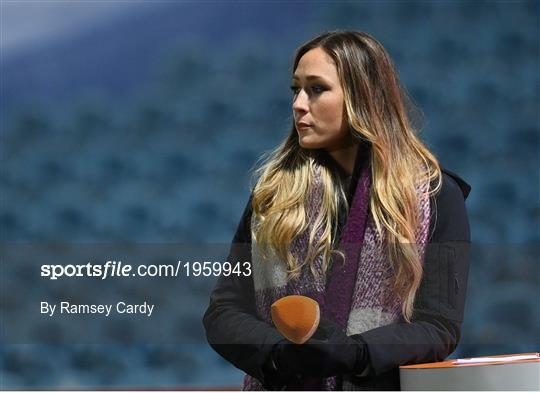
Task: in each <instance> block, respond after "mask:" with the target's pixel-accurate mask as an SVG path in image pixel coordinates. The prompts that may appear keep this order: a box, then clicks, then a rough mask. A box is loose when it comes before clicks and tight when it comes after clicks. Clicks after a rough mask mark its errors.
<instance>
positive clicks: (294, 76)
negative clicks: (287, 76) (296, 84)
mask: <svg viewBox="0 0 540 393" xmlns="http://www.w3.org/2000/svg"><path fill="white" fill-rule="evenodd" d="M292 78H293V79H300V78H299V77H298V76H297V75H293V77H292ZM306 79H307V80H313V79H320V80H322V81H326V80H325V79H324V78H323V77H322V76H319V75H308V76H306Z"/></svg>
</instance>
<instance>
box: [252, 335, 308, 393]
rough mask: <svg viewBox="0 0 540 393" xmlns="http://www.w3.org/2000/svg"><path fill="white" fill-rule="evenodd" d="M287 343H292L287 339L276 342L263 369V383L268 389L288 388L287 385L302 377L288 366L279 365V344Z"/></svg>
mask: <svg viewBox="0 0 540 393" xmlns="http://www.w3.org/2000/svg"><path fill="white" fill-rule="evenodd" d="M287 344H292V343H291V342H290V341H289V340H287V339H283V340H281V341H280V342H278V343H277V344H275V345H274V348H273V350H272V352H271V353H270V356H269V358H268V359H267V361H266V362H265V363H264V365H263V367H262V369H261V371H262V375H263V379H262V380H261V383H262V385H263V387H264V388H265V389H266V390H287V385H289V384H291V383H292V382H293V381H295V380H296V379H298V378H299V377H300V376H299V375H295V374H294V373H293V372H292V371H291V370H289V369H287V368H278V367H277V359H276V354H277V352H276V350H277V348H279V346H281V345H287Z"/></svg>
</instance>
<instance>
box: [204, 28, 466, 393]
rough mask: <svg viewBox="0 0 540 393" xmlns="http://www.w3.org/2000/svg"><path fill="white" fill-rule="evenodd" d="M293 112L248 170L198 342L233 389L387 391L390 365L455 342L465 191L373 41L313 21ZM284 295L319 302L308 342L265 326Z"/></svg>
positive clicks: (438, 356) (395, 380)
mask: <svg viewBox="0 0 540 393" xmlns="http://www.w3.org/2000/svg"><path fill="white" fill-rule="evenodd" d="M292 78H293V79H292V80H293V82H292V86H291V89H292V91H293V100H292V102H293V103H292V110H293V115H294V123H293V124H292V126H291V131H290V134H289V135H288V137H287V138H286V140H285V141H284V142H283V143H282V145H281V146H279V147H278V148H277V149H276V150H275V151H274V152H273V154H272V155H271V156H270V157H269V158H268V160H267V161H266V163H265V164H264V165H263V166H262V167H261V168H260V169H259V170H258V179H257V182H256V184H255V187H254V189H253V191H252V195H251V197H250V199H249V202H248V204H247V206H246V209H245V211H244V214H243V216H242V219H241V221H240V224H239V227H238V230H237V232H236V235H235V237H234V240H233V246H232V247H231V254H230V255H229V261H231V262H235V261H249V262H250V263H251V271H252V274H251V275H249V276H243V275H242V276H232V275H231V276H229V277H220V279H219V280H218V283H217V285H216V287H215V289H214V291H213V292H212V295H211V300H210V305H209V307H208V309H207V311H206V313H205V315H204V321H203V322H204V326H205V329H206V333H207V338H208V341H209V343H210V345H211V346H212V347H213V348H214V349H215V350H216V351H217V352H218V353H219V354H220V355H222V356H223V357H224V358H225V359H227V360H228V361H230V362H231V363H232V364H234V365H235V366H236V367H238V368H240V369H242V370H244V371H245V372H246V373H247V375H246V377H245V379H244V386H243V389H244V390H263V389H271V390H288V389H291V390H301V389H309V390H355V389H371V390H377V389H394V390H397V389H399V369H398V367H399V366H400V365H404V364H411V363H420V362H434V361H440V360H443V359H444V358H445V357H447V356H448V355H450V354H451V353H452V352H453V350H454V349H455V347H456V345H457V343H458V340H459V337H460V327H461V322H462V319H463V308H464V303H465V292H466V283H467V274H468V245H469V225H468V219H467V213H466V209H465V203H464V201H465V198H466V197H467V195H468V193H469V191H470V187H469V186H468V185H467V184H466V183H465V182H464V181H463V180H461V179H460V178H459V177H458V176H457V175H455V174H453V173H451V172H448V171H446V170H444V169H442V168H441V167H440V165H439V163H438V161H437V159H436V158H435V157H434V156H433V154H432V153H430V152H429V150H428V149H427V148H426V147H425V146H424V145H423V144H422V142H421V141H420V140H419V138H418V137H417V135H416V132H415V130H414V129H413V128H412V126H411V125H410V122H409V118H408V113H407V109H410V108H412V106H410V105H409V106H406V105H407V104H409V102H408V101H407V97H406V94H405V93H404V90H403V89H402V88H401V86H400V84H399V81H398V77H397V74H396V72H395V70H394V68H393V65H392V62H391V60H390V58H389V56H388V54H387V52H386V51H385V49H384V48H383V47H382V45H381V44H380V43H379V42H378V41H376V40H375V39H374V38H372V37H371V36H369V35H368V34H365V33H360V32H348V31H346V32H341V31H334V32H326V33H324V34H322V35H320V36H318V37H316V38H314V39H313V40H311V41H309V42H308V43H306V44H304V45H303V46H301V47H300V48H299V49H298V50H297V52H296V56H295V60H294V66H293V76H292ZM292 294H300V295H305V296H309V297H311V298H313V299H315V300H317V301H318V302H319V305H320V307H321V314H322V316H321V323H320V324H319V327H318V329H317V331H316V333H315V335H314V336H313V337H312V338H311V339H310V340H308V341H307V342H306V343H305V344H302V345H296V344H292V343H291V342H289V341H288V340H286V339H285V338H284V337H283V336H282V335H281V334H280V333H279V332H278V331H277V330H276V329H275V327H274V326H273V325H272V321H271V318H270V305H271V304H272V303H273V302H274V301H276V300H278V299H279V298H281V297H283V296H287V295H292Z"/></svg>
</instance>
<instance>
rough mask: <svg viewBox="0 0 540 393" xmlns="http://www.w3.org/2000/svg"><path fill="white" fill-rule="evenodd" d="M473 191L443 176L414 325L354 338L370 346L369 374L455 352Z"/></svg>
mask: <svg viewBox="0 0 540 393" xmlns="http://www.w3.org/2000/svg"><path fill="white" fill-rule="evenodd" d="M448 173H449V174H450V175H449V174H448ZM469 191H470V187H469V185H468V184H467V183H465V182H464V181H463V180H461V179H459V178H457V176H456V175H454V174H452V173H451V172H448V171H445V172H443V184H442V190H441V191H440V192H439V193H438V194H437V195H436V196H435V198H434V200H432V202H434V203H432V218H431V225H430V226H431V228H432V231H431V234H432V235H431V238H430V241H429V244H427V245H426V251H425V256H424V273H423V278H422V281H421V284H420V287H419V289H418V292H417V294H416V298H415V305H414V310H415V311H414V313H413V317H412V321H411V323H405V322H399V323H392V324H389V325H386V326H382V327H379V328H375V329H372V330H369V331H366V332H364V333H361V334H360V335H356V336H357V337H356V338H357V339H359V340H360V341H364V342H365V343H366V344H367V348H368V353H369V359H370V360H369V366H368V368H367V369H366V371H367V374H368V375H377V376H378V375H381V374H384V373H386V372H389V371H391V370H392V369H395V368H397V367H399V366H400V365H405V364H415V363H424V362H436V361H441V360H444V359H445V358H446V357H447V356H449V355H450V354H451V353H452V352H453V351H454V350H455V348H456V346H457V344H458V342H459V339H460V335H461V323H462V321H463V310H464V307H465V296H466V289H467V276H468V272H469V248H470V233H469V222H468V218H467V211H466V208H465V198H466V197H467V195H468V193H469ZM362 375H366V372H364V373H363V374H362Z"/></svg>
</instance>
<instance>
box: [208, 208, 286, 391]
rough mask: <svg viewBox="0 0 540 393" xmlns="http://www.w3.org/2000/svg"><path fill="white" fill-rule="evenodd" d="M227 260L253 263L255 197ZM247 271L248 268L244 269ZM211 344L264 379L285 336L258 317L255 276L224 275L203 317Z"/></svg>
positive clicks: (237, 365)
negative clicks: (275, 349)
mask: <svg viewBox="0 0 540 393" xmlns="http://www.w3.org/2000/svg"><path fill="white" fill-rule="evenodd" d="M227 261H229V262H231V263H232V264H234V263H235V262H237V261H240V262H249V264H250V266H251V198H250V200H249V202H248V204H247V206H246V208H245V210H244V213H243V215H242V218H241V220H240V223H239V225H238V228H237V231H236V234H235V236H234V239H233V241H232V245H231V249H230V253H229V256H228V259H227ZM243 271H245V270H243ZM203 325H204V328H205V330H206V337H207V340H208V343H209V344H210V346H211V347H212V348H213V349H214V350H215V351H216V352H217V353H218V354H220V355H221V356H222V357H223V358H225V359H226V360H228V361H229V362H231V363H232V364H233V365H234V366H236V367H237V368H239V369H241V370H243V371H244V372H246V373H247V374H249V375H251V376H253V377H255V378H257V379H258V380H259V381H261V382H262V383H264V372H263V370H264V368H263V367H265V366H264V365H265V363H266V362H267V360H268V358H269V355H270V351H271V349H272V346H273V345H274V344H276V343H277V342H278V341H280V340H282V339H283V336H282V335H281V334H280V333H279V332H278V331H277V329H276V328H274V327H273V326H271V325H269V324H268V323H266V322H265V321H262V320H260V319H258V318H257V316H256V311H255V291H254V287H253V279H252V277H251V276H243V275H240V276H238V275H235V274H231V275H229V276H224V275H222V276H220V277H219V279H218V281H217V283H216V285H215V287H214V290H213V291H212V293H211V295H210V304H209V306H208V308H207V310H206V312H205V314H204V317H203Z"/></svg>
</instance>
